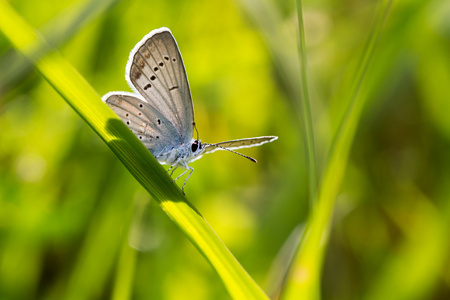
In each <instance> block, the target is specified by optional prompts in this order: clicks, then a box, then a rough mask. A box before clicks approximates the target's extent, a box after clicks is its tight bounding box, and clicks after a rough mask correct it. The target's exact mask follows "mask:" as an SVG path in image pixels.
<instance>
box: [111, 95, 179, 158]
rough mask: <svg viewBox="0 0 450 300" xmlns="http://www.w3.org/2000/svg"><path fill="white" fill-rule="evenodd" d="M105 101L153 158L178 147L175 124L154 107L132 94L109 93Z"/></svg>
mask: <svg viewBox="0 0 450 300" xmlns="http://www.w3.org/2000/svg"><path fill="white" fill-rule="evenodd" d="M103 101H104V102H106V104H108V106H109V107H111V109H112V110H113V111H114V112H115V113H116V114H117V115H118V116H119V117H120V119H121V120H122V121H123V122H124V123H125V124H126V125H127V126H128V127H129V128H130V129H131V131H132V132H133V133H134V134H135V135H136V136H137V138H138V139H140V140H141V141H142V143H143V144H144V145H145V147H146V148H147V149H148V150H150V152H151V153H152V154H153V156H155V157H156V156H157V155H159V154H161V153H164V152H167V151H169V150H172V149H173V147H175V146H177V144H176V143H174V138H176V137H177V135H178V132H177V130H176V128H175V127H174V126H173V124H172V123H171V122H170V121H169V120H168V119H167V118H166V117H165V116H164V115H163V114H162V113H161V112H159V111H158V110H156V109H155V108H154V107H153V106H151V105H150V104H148V103H147V102H145V100H144V99H139V98H138V97H137V95H133V94H130V93H109V94H106V95H105V96H103Z"/></svg>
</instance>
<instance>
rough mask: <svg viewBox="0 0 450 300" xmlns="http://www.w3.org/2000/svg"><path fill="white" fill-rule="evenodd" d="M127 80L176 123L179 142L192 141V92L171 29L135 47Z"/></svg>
mask: <svg viewBox="0 0 450 300" xmlns="http://www.w3.org/2000/svg"><path fill="white" fill-rule="evenodd" d="M126 77H127V80H128V81H129V82H131V85H132V88H133V89H135V90H136V91H137V92H138V93H139V94H141V95H142V96H143V97H144V98H145V100H147V102H148V103H149V105H151V106H153V108H154V109H156V110H158V111H159V112H160V113H161V114H162V115H164V116H165V117H166V119H167V120H169V121H170V122H171V123H172V124H173V126H174V127H175V128H176V130H177V132H178V137H177V142H181V143H183V144H186V143H188V142H190V141H191V139H192V135H193V131H194V109H193V104H192V98H191V92H190V89H189V83H188V80H187V76H186V71H185V68H184V64H183V59H182V58H181V54H180V51H179V49H178V45H177V43H176V41H175V38H174V37H173V35H172V33H171V32H170V30H169V29H168V28H160V29H157V30H153V31H152V32H150V33H149V34H148V35H146V36H145V37H144V38H143V39H142V40H141V41H140V42H139V43H138V44H137V45H136V46H135V47H134V49H133V50H132V51H131V53H130V58H129V60H128V64H127V67H126Z"/></svg>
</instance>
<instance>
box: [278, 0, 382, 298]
mask: <svg viewBox="0 0 450 300" xmlns="http://www.w3.org/2000/svg"><path fill="white" fill-rule="evenodd" d="M390 6H391V1H388V2H387V3H385V4H383V5H382V9H381V13H380V14H379V19H378V20H377V21H376V22H375V24H374V27H373V28H372V34H371V35H370V37H369V39H368V43H367V45H366V47H365V49H364V51H363V56H362V58H361V60H360V63H359V64H358V66H359V67H358V71H357V73H356V77H355V81H354V82H355V83H354V86H353V88H352V89H351V91H350V93H349V99H350V100H349V101H347V103H349V105H348V107H347V108H346V113H345V114H344V116H343V119H342V122H341V123H340V126H339V128H338V130H337V133H336V136H335V139H334V143H333V146H332V148H331V152H330V158H329V161H328V164H327V166H326V169H325V173H324V177H323V179H322V182H321V185H320V188H319V192H318V194H317V202H316V207H315V209H314V210H313V211H312V214H311V216H310V218H309V221H308V225H307V229H306V232H305V234H304V238H303V240H302V242H301V244H300V247H299V249H298V252H297V256H296V258H295V261H294V264H293V267H292V270H291V272H290V276H289V279H288V281H287V284H286V289H285V293H284V295H283V296H284V299H318V298H319V297H320V294H319V285H320V274H321V268H322V263H323V255H324V250H325V247H326V244H327V238H328V231H329V226H330V223H331V219H332V211H333V207H334V204H335V201H336V197H337V195H338V192H339V189H340V186H341V182H342V180H343V177H344V174H345V169H346V165H347V160H348V156H349V151H350V147H351V144H352V142H353V138H354V136H355V132H356V129H357V126H358V122H359V120H360V117H361V114H362V111H363V107H364V104H365V102H366V100H367V95H365V94H363V93H360V90H361V86H362V84H363V81H364V78H365V74H366V72H367V70H368V67H369V63H370V62H371V58H372V56H373V51H374V48H375V46H376V44H377V41H378V39H379V36H380V33H381V29H382V27H383V25H384V22H385V19H386V17H387V15H388V13H389V9H390Z"/></svg>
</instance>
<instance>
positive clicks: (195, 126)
mask: <svg viewBox="0 0 450 300" xmlns="http://www.w3.org/2000/svg"><path fill="white" fill-rule="evenodd" d="M193 125H194V129H195V132H197V141H198V140H199V136H198V130H197V125H196V124H195V122H194V123H193Z"/></svg>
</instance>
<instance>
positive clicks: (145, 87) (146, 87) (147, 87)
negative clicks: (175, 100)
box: [141, 83, 152, 105]
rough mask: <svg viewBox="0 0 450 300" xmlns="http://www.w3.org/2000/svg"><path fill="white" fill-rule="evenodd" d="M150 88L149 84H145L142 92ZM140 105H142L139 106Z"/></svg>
mask: <svg viewBox="0 0 450 300" xmlns="http://www.w3.org/2000/svg"><path fill="white" fill-rule="evenodd" d="M151 87H152V85H151V84H150V83H147V85H146V86H144V90H148V89H149V88H151ZM141 105H142V104H141Z"/></svg>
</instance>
